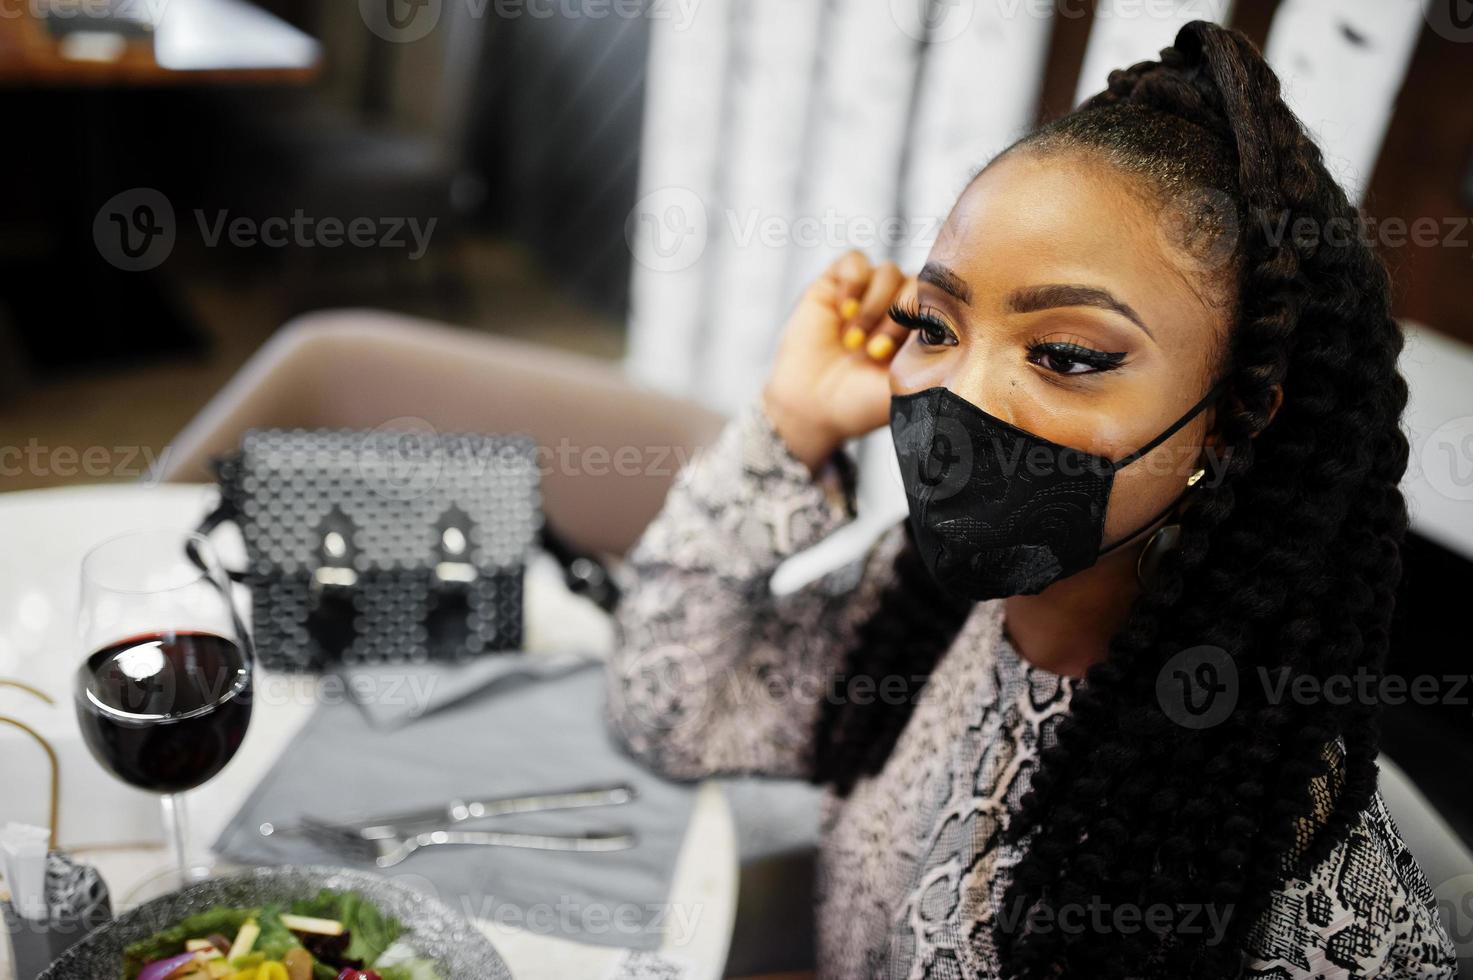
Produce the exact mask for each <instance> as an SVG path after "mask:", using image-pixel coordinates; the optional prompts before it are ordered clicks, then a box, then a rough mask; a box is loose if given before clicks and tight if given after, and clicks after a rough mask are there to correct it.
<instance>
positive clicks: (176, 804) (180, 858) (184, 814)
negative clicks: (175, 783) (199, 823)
mask: <svg viewBox="0 0 1473 980" xmlns="http://www.w3.org/2000/svg"><path fill="white" fill-rule="evenodd" d="M160 802H161V803H162V805H163V811H164V834H165V836H167V837H168V838H169V844H170V846H171V847H172V848H173V850H174V864H175V866H176V867H178V869H179V880H180V881H181V882H184V883H186V884H187V883H188V882H191V881H193V880H194V879H195V877H196V872H195V867H194V862H193V861H191V860H190V857H189V813H188V811H187V810H186V809H185V807H184V795H183V794H182V793H166V794H164V796H163V798H162V799H161V801H160Z"/></svg>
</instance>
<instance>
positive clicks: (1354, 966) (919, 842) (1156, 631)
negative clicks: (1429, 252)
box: [610, 23, 1456, 978]
mask: <svg viewBox="0 0 1473 980" xmlns="http://www.w3.org/2000/svg"><path fill="white" fill-rule="evenodd" d="M1355 219H1356V212H1355V210H1354V209H1353V208H1352V207H1351V205H1350V204H1349V203H1348V202H1347V201H1346V198H1345V195H1344V193H1343V192H1342V191H1341V190H1340V188H1339V187H1337V186H1336V184H1335V182H1334V180H1333V179H1332V178H1331V177H1330V175H1329V174H1328V173H1327V172H1326V169H1325V167H1324V164H1323V162H1322V161H1321V156H1320V152H1319V150H1318V149H1317V148H1316V147H1315V145H1314V143H1313V142H1312V141H1311V140H1310V138H1309V137H1308V136H1307V135H1306V134H1305V132H1304V130H1303V128H1302V127H1301V125H1300V123H1299V122H1298V120H1297V119H1296V118H1295V117H1294V116H1293V114H1292V113H1291V112H1290V111H1289V109H1288V108H1287V107H1286V106H1285V104H1284V102H1283V99H1282V98H1281V96H1280V92H1279V84H1278V81H1277V79H1276V78H1275V77H1274V75H1273V73H1272V71H1271V70H1270V69H1269V68H1268V66H1267V65H1266V64H1265V63H1264V61H1263V59H1262V57H1261V56H1260V55H1259V53H1258V52H1257V51H1256V50H1255V49H1254V48H1253V47H1252V45H1251V44H1250V43H1249V42H1248V41H1247V40H1245V39H1244V38H1243V37H1242V36H1241V35H1240V34H1237V33H1235V32H1233V31H1229V30H1225V29H1222V28H1219V27H1215V26H1212V25H1210V24H1206V23H1194V24H1192V25H1189V26H1188V27H1186V28H1185V29H1183V30H1182V32H1181V33H1180V34H1179V35H1178V37H1177V38H1176V41H1175V43H1174V45H1173V47H1171V48H1168V49H1166V50H1165V51H1163V52H1162V56H1161V60H1160V61H1159V62H1155V61H1152V62H1145V63H1142V64H1139V65H1136V66H1134V67H1133V68H1130V69H1128V70H1125V71H1118V72H1115V73H1113V74H1112V75H1111V77H1110V83H1109V88H1108V90H1107V91H1105V92H1103V93H1101V94H1100V95H1098V96H1096V97H1094V98H1092V99H1090V100H1089V101H1088V102H1086V103H1085V104H1084V105H1083V106H1081V107H1080V108H1079V109H1078V110H1076V111H1075V112H1073V113H1072V114H1070V115H1068V116H1066V117H1064V118H1062V119H1060V120H1058V121H1056V122H1054V123H1052V124H1050V125H1047V126H1045V127H1044V128H1042V129H1041V130H1039V131H1037V132H1036V133H1034V134H1032V135H1030V136H1028V137H1026V138H1025V139H1023V140H1021V141H1020V142H1019V143H1017V144H1016V145H1015V146H1013V147H1012V148H1010V149H1008V150H1007V151H1005V152H1004V153H1003V154H1001V155H1000V156H999V157H998V158H997V159H995V160H993V161H992V162H991V163H990V164H989V165H988V166H987V167H986V168H985V169H984V170H983V171H982V172H981V173H980V174H979V175H978V176H977V177H976V178H975V179H974V180H973V181H972V182H971V184H970V186H969V187H968V188H967V189H966V191H965V192H964V193H963V194H962V196H961V198H960V199H959V200H958V202H957V203H956V205H955V207H954V209H953V210H952V212H951V214H950V217H949V219H948V221H947V223H946V225H945V229H944V231H943V233H942V234H941V235H940V236H939V240H938V241H937V243H936V245H935V247H934V248H933V249H932V251H931V254H930V257H929V260H928V262H927V263H926V266H925V268H924V270H923V271H922V272H921V273H920V275H919V278H918V280H915V281H907V280H906V279H905V278H904V277H903V276H902V274H901V273H900V271H899V270H898V269H896V268H895V266H894V265H892V264H882V265H879V266H872V265H871V264H870V263H869V262H868V261H866V260H865V259H864V258H863V257H862V256H860V255H858V254H850V255H847V256H845V257H844V258H843V259H841V260H840V261H839V262H837V263H836V264H835V265H834V266H833V268H832V269H830V270H829V272H828V273H827V274H826V275H825V276H824V277H823V278H822V279H821V280H819V281H818V282H816V283H814V284H813V286H812V287H811V288H810V289H809V290H808V291H807V293H806V294H805V295H804V297H803V299H802V300H801V302H800V303H799V304H798V307H797V309H796V311H795V312H794V313H793V315H792V318H791V321H790V322H789V324H788V325H787V328H786V333H785V335H784V338H783V341H782V344H781V348H780V350H779V353H778V356H777V360H776V363H775V365H774V367H773V371H772V375H771V378H770V379H769V381H768V383H767V385H766V388H765V390H764V393H763V397H762V399H761V401H760V403H758V404H754V405H753V406H752V407H751V408H750V409H749V410H748V411H746V412H745V413H744V414H742V415H741V417H740V418H739V419H738V420H736V421H734V422H733V423H732V424H731V425H730V427H729V428H728V429H727V431H726V432H725V434H724V435H723V437H722V438H721V439H720V441H719V442H718V444H717V445H716V446H715V447H713V448H712V449H711V450H710V451H709V452H708V453H707V454H706V455H705V456H704V457H702V458H701V459H700V460H699V461H697V462H696V463H694V464H692V466H690V467H689V468H688V469H687V470H686V471H685V472H684V473H683V474H682V476H681V478H680V480H679V481H678V482H677V485H676V487H675V489H674V490H673V491H672V492H671V494H670V497H669V500H668V502H667V503H666V505H665V509H664V511H663V512H662V514H661V515H660V517H659V518H658V519H657V520H656V521H655V523H654V524H653V525H652V526H651V527H650V529H649V531H648V532H647V534H646V535H645V537H644V538H643V540H642V542H641V543H640V545H639V546H638V548H637V549H636V550H635V552H634V553H633V555H632V557H631V564H630V568H631V572H632V575H631V581H630V583H629V588H630V591H629V593H628V594H627V596H626V601H625V602H624V604H623V607H622V609H621V612H620V618H619V624H620V629H621V634H622V640H623V642H622V648H621V650H620V652H619V653H618V654H617V656H616V658H615V661H614V663H613V665H612V668H611V684H612V688H611V697H610V713H611V716H612V718H611V720H612V723H613V725H614V726H615V728H616V730H617V731H618V732H619V733H620V735H621V737H622V738H623V739H624V741H625V742H626V743H627V744H628V745H629V747H630V748H631V749H632V750H633V751H634V752H636V753H637V754H639V755H640V756H642V757H643V758H645V759H647V760H648V761H649V762H650V763H651V764H652V765H654V766H656V767H658V768H660V769H661V770H663V771H665V772H668V773H670V774H672V775H674V776H677V777H690V778H694V777H699V776H704V775H708V774H712V773H734V772H756V773H771V774H779V775H785V776H804V777H808V778H810V779H813V780H816V781H819V782H821V783H823V784H824V785H826V786H827V787H828V788H829V792H828V794H827V796H826V800H827V805H826V808H825V814H824V822H823V843H822V853H821V870H820V882H819V909H818V916H819V950H818V952H819V960H820V970H821V972H822V974H823V975H825V976H834V977H850V976H883V977H998V976H1019V977H1060V976H1067V977H1076V976H1078V977H1113V976H1121V977H1125V976H1129V977H1143V976H1151V977H1171V978H1185V977H1191V978H1200V977H1234V976H1250V977H1275V978H1277V977H1390V976H1394V977H1451V976H1454V975H1455V969H1456V968H1455V966H1454V963H1453V954H1452V949H1451V946H1450V943H1449V940H1448V937H1447V935H1446V934H1445V932H1444V931H1443V929H1442V927H1441V925H1440V924H1439V922H1438V918H1437V914H1436V910H1435V908H1434V905H1433V901H1432V896H1431V892H1430V890H1429V887H1428V884H1427V882H1426V880H1425V879H1424V877H1423V875H1422V873H1421V872H1420V871H1419V869H1418V868H1417V866H1416V863H1415V862H1414V861H1413V859H1412V858H1411V856H1410V855H1409V854H1408V852H1407V850H1406V848H1405V846H1404V845H1403V843H1402V842H1401V840H1400V839H1399V837H1398V836H1397V832H1396V830H1395V828H1394V827H1393V825H1392V823H1391V821H1390V819H1389V818H1388V816H1387V813H1386V810H1385V808H1384V806H1383V804H1382V802H1381V800H1380V797H1379V796H1378V794H1377V792H1376V767H1375V758H1376V751H1377V722H1376V715H1377V711H1376V706H1375V704H1373V703H1369V702H1366V701H1364V700H1360V699H1356V698H1351V699H1350V703H1344V702H1345V701H1346V699H1344V698H1329V697H1320V696H1315V695H1314V694H1313V692H1314V691H1315V690H1318V688H1317V687H1315V686H1314V685H1313V684H1311V685H1305V684H1304V683H1296V679H1304V678H1308V679H1309V680H1310V681H1313V682H1315V683H1320V682H1324V681H1327V680H1329V679H1331V678H1335V677H1346V676H1349V677H1355V676H1357V675H1360V674H1364V673H1367V672H1368V673H1369V674H1370V675H1371V676H1377V674H1378V672H1379V671H1380V670H1381V669H1382V666H1383V663H1384V660H1385V658H1386V654H1387V624H1388V620H1389V617H1390V616H1391V611H1392V602H1393V592H1394V590H1395V588H1396V584H1397V578H1398V574H1399V563H1398V546H1399V541H1400V539H1401V536H1402V533H1403V530H1404V528H1405V526H1406V509H1405V507H1404V505H1403V502H1402V497H1401V494H1400V493H1399V491H1398V489H1397V484H1398V480H1399V479H1400V477H1401V475H1402V470H1403V468H1404V466H1405V464H1406V459H1407V445H1406V441H1405V439H1404V438H1403V435H1402V433H1401V431H1400V430H1399V428H1398V419H1399V416H1400V413H1401V410H1402V407H1403V404H1404V402H1405V399H1406V387H1405V384H1404V383H1403V381H1402V379H1401V377H1400V376H1399V375H1398V374H1397V367H1396V361H1397V353H1398V351H1399V350H1400V348H1401V343H1402V341H1401V336H1400V334H1399V332H1398V330H1397V326H1396V324H1395V323H1394V322H1393V321H1392V319H1391V317H1390V315H1389V312H1388V306H1389V301H1388V282H1387V276H1386V272H1385V270H1384V269H1383V267H1382V265H1381V264H1380V262H1379V261H1378V260H1377V259H1376V258H1375V256H1374V255H1373V254H1372V253H1371V252H1370V251H1369V249H1368V248H1367V247H1366V246H1365V245H1364V244H1363V242H1362V240H1361V238H1360V236H1359V235H1358V234H1356V230H1357V228H1358V226H1357V224H1356V221H1355ZM887 421H888V422H889V423H890V425H891V430H892V433H893V435H894V438H895V443H896V450H897V454H898V457H899V460H900V464H901V474H902V478H903V479H904V481H905V484H906V490H907V496H908V498H909V503H910V509H911V516H910V520H909V521H908V522H907V523H906V524H904V525H902V526H899V527H896V528H894V529H893V530H892V531H891V532H890V533H888V534H886V535H885V536H884V537H882V538H881V539H880V541H879V543H878V544H877V545H876V546H875V547H874V549H873V550H872V552H871V553H870V554H869V555H868V556H867V557H866V558H865V559H864V560H863V561H862V562H861V563H858V564H856V565H855V566H854V567H851V568H847V569H843V570H841V571H839V572H836V573H833V574H830V575H828V576H827V577H825V578H823V579H822V580H820V581H819V582H817V583H815V584H812V585H810V586H808V587H806V588H804V589H802V590H800V591H798V592H796V593H794V594H791V595H787V596H783V597H776V596H774V595H773V594H772V593H771V592H770V590H769V588H768V578H769V576H770V575H771V573H772V571H773V570H774V569H775V568H776V566H777V565H778V564H779V563H780V562H781V561H783V560H784V559H785V558H787V557H788V556H790V555H792V554H794V553H795V552H797V551H799V550H801V549H804V548H806V547H808V546H810V545H812V544H814V543H815V542H816V541H818V540H819V539H821V538H822V537H823V536H824V535H825V534H827V533H828V532H830V531H831V530H833V529H834V528H835V527H837V526H838V525H839V524H841V523H842V522H843V521H844V520H846V518H847V516H848V510H847V506H846V499H845V498H846V489H847V480H846V479H845V478H844V477H845V475H846V473H845V467H844V465H843V463H842V460H843V457H842V456H841V455H836V450H838V449H839V447H840V446H841V444H842V443H843V442H844V441H845V440H846V439H849V438H852V437H854V436H858V435H860V434H862V433H865V432H867V431H870V430H872V429H874V428H877V427H878V426H881V425H883V424H885V423H886V422H887ZM1306 690H1309V691H1310V692H1311V693H1310V694H1305V693H1304V692H1305V691H1306Z"/></svg>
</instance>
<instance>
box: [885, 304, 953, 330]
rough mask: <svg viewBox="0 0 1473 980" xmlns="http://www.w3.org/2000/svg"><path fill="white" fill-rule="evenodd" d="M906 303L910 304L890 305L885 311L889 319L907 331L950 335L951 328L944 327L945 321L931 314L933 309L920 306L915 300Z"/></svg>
mask: <svg viewBox="0 0 1473 980" xmlns="http://www.w3.org/2000/svg"><path fill="white" fill-rule="evenodd" d="M908 302H909V304H910V305H908V306H902V305H901V303H899V302H895V303H891V304H890V309H889V310H888V311H887V314H888V316H889V317H890V319H892V320H894V321H895V322H896V323H898V324H900V325H901V326H902V327H904V328H905V329H907V330H922V329H931V330H940V331H942V332H943V333H947V334H950V333H951V328H950V327H948V326H947V325H946V321H945V320H942V319H941V318H940V317H938V316H936V314H935V313H933V312H931V311H932V310H934V309H935V307H933V306H921V305H920V301H919V300H917V299H911V300H909V301H908Z"/></svg>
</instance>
